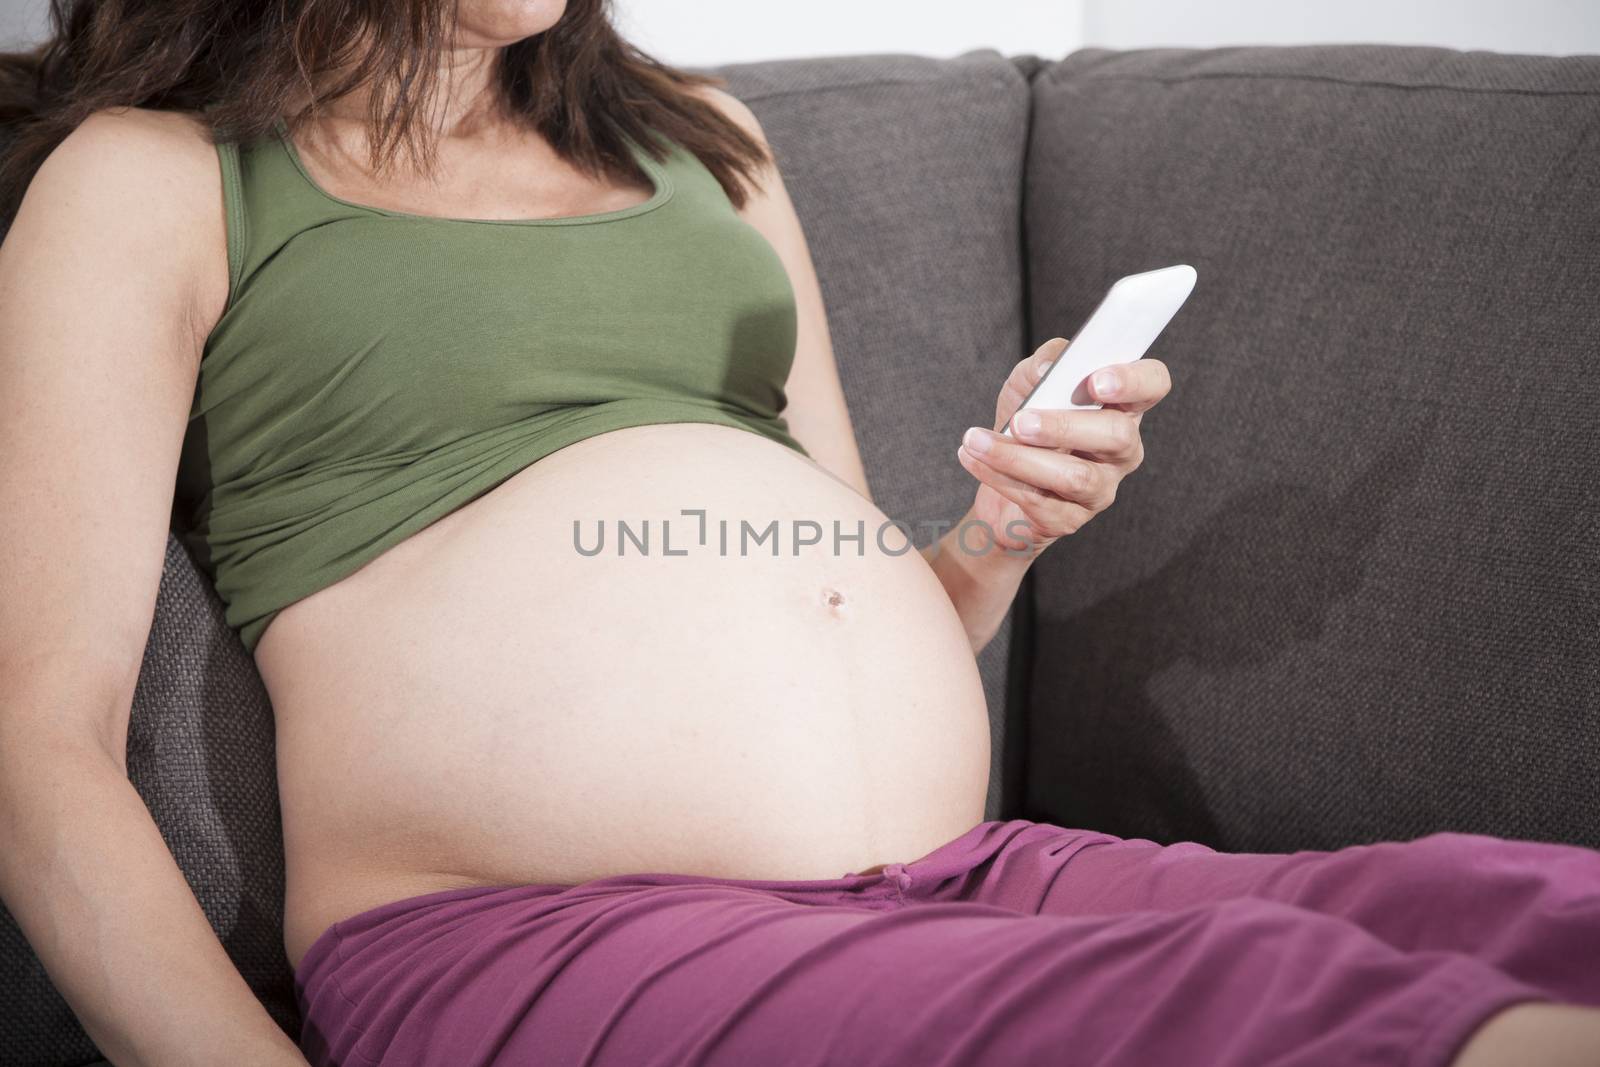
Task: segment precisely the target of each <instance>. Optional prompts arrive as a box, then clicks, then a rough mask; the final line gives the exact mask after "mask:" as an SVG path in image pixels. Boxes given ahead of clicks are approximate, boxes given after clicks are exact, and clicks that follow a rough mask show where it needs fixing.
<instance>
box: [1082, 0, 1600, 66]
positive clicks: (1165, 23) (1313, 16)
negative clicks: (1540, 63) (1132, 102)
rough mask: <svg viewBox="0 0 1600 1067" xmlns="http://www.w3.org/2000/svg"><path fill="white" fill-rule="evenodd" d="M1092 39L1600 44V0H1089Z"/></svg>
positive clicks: (1513, 46) (1529, 48)
mask: <svg viewBox="0 0 1600 1067" xmlns="http://www.w3.org/2000/svg"><path fill="white" fill-rule="evenodd" d="M1081 7H1082V24H1081V25H1082V40H1083V41H1084V43H1085V44H1093V45H1103V46H1105V47H1107V48H1151V47H1159V46H1162V45H1184V46H1197V47H1211V46H1215V45H1231V44H1316V43H1363V42H1365V43H1381V44H1431V45H1443V46H1445V47H1447V48H1483V49H1488V50H1490V51H1494V52H1536V53H1548V54H1554V55H1567V54H1571V53H1574V52H1589V53H1600V0H1319V2H1316V3H1305V2H1299V0H1295V2H1288V0H1220V2H1211V3H1205V2H1200V0H1081Z"/></svg>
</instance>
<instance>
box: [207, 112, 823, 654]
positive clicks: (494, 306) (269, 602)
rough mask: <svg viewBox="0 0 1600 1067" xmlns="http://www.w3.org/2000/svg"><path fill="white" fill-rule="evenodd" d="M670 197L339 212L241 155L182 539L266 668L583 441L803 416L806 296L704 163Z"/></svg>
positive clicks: (774, 433)
mask: <svg viewBox="0 0 1600 1067" xmlns="http://www.w3.org/2000/svg"><path fill="white" fill-rule="evenodd" d="M661 144H662V147H663V148H664V149H665V158H664V159H663V160H661V161H657V160H655V159H653V158H651V156H650V155H649V154H648V152H647V151H645V149H644V148H643V147H641V146H639V145H636V144H635V145H631V150H632V151H633V153H634V155H635V158H637V159H638V160H639V163H640V164H641V166H642V167H643V168H644V170H645V171H646V172H647V173H648V174H649V175H650V178H651V180H652V182H653V184H654V186H655V192H654V195H653V196H651V197H650V198H649V199H648V200H647V201H645V202H643V203H640V204H637V205H635V206H632V207H628V208H624V209H622V210H619V211H611V212H606V213H603V214H596V215H583V216H574V217H563V218H550V219H527V220H478V219H450V218H438V217H432V216H418V215H409V214H405V213H403V212H398V211H387V210H381V209H378V208H373V207H366V206H362V205H359V204H352V203H349V202H346V201H343V200H340V199H338V198H336V197H334V196H331V195H330V194H328V193H327V192H325V191H323V190H322V189H320V188H319V187H318V186H317V185H316V183H315V182H313V181H312V180H311V178H310V176H309V175H308V174H307V173H306V171H305V169H304V167H303V166H302V165H301V162H300V160H299V158H298V157H297V156H296V154H295V151H294V148H293V145H292V143H291V142H290V141H289V140H288V139H287V137H285V136H284V135H283V132H282V127H281V124H280V127H279V133H278V135H277V136H271V137H267V138H264V139H262V140H260V141H258V142H255V143H252V144H248V145H228V144H225V145H220V146H219V147H218V152H219V154H220V156H221V162H222V180H223V191H224V202H225V207H226V216H227V233H228V274H229V278H228V284H229V291H228V302H227V306H226V309H225V311H224V312H223V314H222V317H221V318H220V320H219V321H218V322H217V324H216V327H215V328H214V329H213V330H212V331H211V335H210V337H209V338H208V339H207V341H206V345H205V349H204V354H203V357H202V360H201V363H200V372H199V379H198V382H197V383H196V390H195V397H194V404H193V407H192V408H191V409H190V412H189V424H188V429H187V432H186V435H185V438H184V442H183V452H182V456H181V459H180V464H179V469H178V486H177V510H176V512H175V517H176V520H177V526H178V528H179V531H180V534H181V536H182V538H183V540H184V542H185V544H186V545H187V546H188V548H189V549H190V551H191V552H192V553H193V555H194V557H195V559H196V562H197V563H198V564H199V565H200V567H201V568H202V569H203V570H204V571H205V572H206V573H207V575H208V576H209V577H210V578H211V579H212V581H213V582H214V583H215V585H216V588H217V592H218V594H219V595H220V596H221V598H222V600H223V603H224V604H225V606H226V614H227V621H228V623H229V624H230V625H231V626H233V627H234V628H235V629H236V630H238V632H239V635H240V637H241V639H242V640H243V641H244V644H245V647H246V648H247V649H249V650H251V651H252V652H253V651H254V650H255V646H256V643H257V642H258V641H259V640H260V638H261V634H262V632H263V631H264V630H265V629H266V628H267V625H268V624H269V623H270V622H271V621H272V619H273V617H274V616H275V615H276V614H277V612H278V611H279V610H280V609H282V608H284V607H286V606H287V605H289V604H291V603H293V602H294V601H296V600H299V599H301V598H302V597H306V596H309V595H310V594H312V593H314V592H316V591H317V590H319V589H322V588H324V587H326V586H329V585H331V584H333V583H334V582H337V581H339V580H340V579H341V578H344V577H346V576H347V575H349V574H351V573H353V572H354V571H356V570H357V569H358V568H360V567H361V566H362V565H363V564H365V563H367V562H368V561H369V560H371V559H373V558H374V557H376V556H378V555H379V554H381V553H382V552H384V551H385V550H387V549H389V548H391V547H393V546H394V545H396V544H398V543H400V542H401V541H403V540H405V539H406V538H407V537H409V536H411V535H412V534H414V533H416V532H417V531H418V530H421V529H422V528H423V527H425V526H427V525H429V524H430V523H432V522H435V521H436V520H438V519H440V518H442V517H444V516H445V515H448V514H449V513H450V512H452V511H454V510H455V509H456V508H459V507H461V506H462V505H463V504H466V503H468V502H469V501H471V500H473V499H474V498H476V497H478V496H480V495H482V494H483V493H486V492H488V491H489V490H490V489H492V488H494V487H495V486H496V485H498V484H499V483H501V482H502V481H504V480H505V479H507V478H509V477H511V476H512V475H513V474H515V473H516V472H517V471H519V470H521V469H523V468H524V467H526V466H528V465H529V464H531V463H533V462H535V461H537V460H539V459H540V458H542V457H544V456H547V455H549V454H550V453H552V452H554V451H556V450H557V449H559V448H563V447H565V446H567V445H570V444H573V443H574V442H577V441H581V440H584V439H585V438H588V437H594V436H595V435H597V434H603V433H606V432H608V431H611V430H618V429H622V428H624V427H630V426H642V425H648V424H654V423H672V422H700V423H714V424H719V425H724V426H731V427H735V428H739V429H745V430H749V431H752V432H754V433H757V434H761V435H763V436H765V437H768V438H771V439H772V440H774V441H777V442H779V443H781V444H784V445H786V446H788V447H790V448H793V449H795V450H796V451H801V452H803V451H804V450H803V449H801V447H800V445H799V444H798V443H797V442H796V441H795V440H794V439H793V438H792V437H791V436H790V435H789V431H788V427H787V425H786V424H785V422H784V420H783V418H782V417H781V415H780V413H781V412H782V410H783V408H784V402H785V401H784V383H785V382H786V381H787V379H788V374H789V368H790V364H791V363H792V361H793V358H794V346H795V331H796V316H795V302H794V293H793V291H792V289H791V288H790V284H789V278H788V275H787V273H786V272H785V270H784V267H783V264H782V262H781V261H780V260H779V258H778V255H777V253H776V252H775V251H774V250H773V248H772V246H771V244H769V243H768V242H767V240H766V239H765V238H764V237H763V236H762V235H761V234H760V233H759V232H758V231H757V230H756V229H755V228H754V227H752V226H750V225H749V224H748V223H746V222H745V221H744V220H743V219H741V218H740V217H739V216H738V214H737V213H736V212H735V210H734V208H733V206H732V204H731V203H730V202H729V201H728V198H727V196H726V194H725V193H724V192H723V190H722V187H721V186H720V185H719V184H718V183H717V181H716V179H715V178H714V177H713V176H712V175H711V173H710V172H709V171H708V170H707V169H706V168H705V167H704V166H703V165H702V164H701V163H700V162H699V160H698V159H697V158H696V157H695V156H694V155H693V154H692V153H690V152H688V151H687V150H686V149H684V148H683V147H682V146H680V145H678V144H676V143H674V142H671V141H667V140H665V139H663V140H662V142H661Z"/></svg>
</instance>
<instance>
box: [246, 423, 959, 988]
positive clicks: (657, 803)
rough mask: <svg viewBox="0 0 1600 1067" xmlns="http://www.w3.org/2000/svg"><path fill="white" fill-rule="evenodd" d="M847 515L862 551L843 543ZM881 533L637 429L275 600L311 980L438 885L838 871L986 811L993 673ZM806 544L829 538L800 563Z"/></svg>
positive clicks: (721, 437) (726, 440)
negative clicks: (345, 941) (376, 915)
mask: <svg viewBox="0 0 1600 1067" xmlns="http://www.w3.org/2000/svg"><path fill="white" fill-rule="evenodd" d="M685 511H691V512H702V511H703V512H704V515H703V517H702V516H700V515H698V514H690V515H685V514H683V513H684V512H685ZM575 521H576V522H577V523H578V529H577V536H576V539H575V533H574V522H575ZM836 521H837V522H838V524H839V526H838V529H839V531H840V532H841V533H842V534H844V535H847V536H849V535H854V534H856V533H857V532H858V531H862V532H864V534H865V536H864V538H863V540H862V542H859V543H858V542H856V541H853V540H846V539H843V538H841V539H840V540H839V541H838V542H837V543H836V542H835V540H834V536H833V534H834V523H835V522H836ZM884 521H885V517H884V515H883V514H882V512H880V511H879V510H878V509H877V508H875V507H874V506H873V505H872V504H871V503H870V502H868V501H867V500H865V499H863V498H862V497H861V496H860V495H859V494H858V493H856V492H854V491H853V490H851V489H850V488H848V487H847V486H845V485H843V484H842V483H840V482H838V481H837V480H835V479H834V478H832V477H830V476H829V475H827V474H826V473H824V472H823V471H822V470H821V469H820V468H818V467H817V466H815V465H814V464H813V463H812V462H811V461H809V460H807V459H805V458H804V457H802V456H799V455H797V454H796V453H794V452H792V451H790V450H788V449H786V448H784V447H782V446H781V445H778V444H775V443H773V442H771V441H768V440H766V439H765V438H761V437H758V436H756V435H755V434H752V433H748V432H746V431H742V430H735V429H731V428H727V427H721V426H712V425H703V424H683V425H665V426H646V427H639V428H636V429H629V430H622V431H617V432H614V433H609V434H605V435H603V436H601V437H597V438H592V439H590V440H587V441H584V442H581V443H579V444H576V445H573V446H571V447H568V448H566V449H563V450H561V451H560V452H557V453H555V454H553V455H551V456H549V457H547V458H545V459H544V460H541V461H540V462H538V463H536V464H534V465H532V466H530V467H528V468H526V469H524V470H523V471H521V472H519V473H518V474H517V475H516V476H514V477H513V478H511V479H509V480H507V481H506V482H504V483H502V484H501V485H500V486H498V487H497V488H496V489H494V490H493V491H492V492H490V493H487V494H485V495H484V496H482V497H480V498H478V499H477V500H476V501H474V502H473V503H471V504H469V505H468V506H467V507H465V508H462V509H460V510H458V511H456V512H455V513H453V514H451V515H449V516H447V517H446V518H445V519H443V520H441V521H439V522H437V523H435V524H433V525H432V526H430V527H428V528H427V529H425V530H423V531H422V532H421V533H419V534H417V535H415V536H414V537H412V538H411V539H409V540H407V541H406V542H404V543H402V544H401V545H399V546H397V547H396V548H394V549H391V550H390V551H388V552H387V553H385V554H384V555H382V556H380V557H379V558H377V559H376V560H374V561H372V562H371V563H369V564H367V565H366V566H365V567H363V568H362V569H361V570H360V571H358V572H356V573H355V574H354V575H352V576H350V577H349V578H346V579H345V580H344V581H341V582H339V583H337V584H336V585H334V586H331V587H329V588H328V589H325V590H322V591H321V592H319V593H317V594H315V595H313V596H311V597H308V598H306V599H305V600H302V601H299V602H298V603H296V604H294V605H291V606H290V607H289V608H287V609H285V610H284V611H283V612H282V613H281V614H280V615H279V616H278V618H277V619H276V620H275V621H274V622H273V624H272V625H271V626H270V627H268V629H267V631H266V633H265V635H264V636H263V639H262V641H261V644H260V646H259V647H258V649H257V662H258V664H259V665H260V667H261V671H262V675H263V677H264V679H265V680H266V683H267V687H268V690H269V692H270V694H271V697H272V702H273V708H274V712H275V715H276V719H277V736H278V752H277V755H278V776H279V787H280V794H281V797H282V802H283V820H284V844H285V850H286V854H287V862H288V868H287V874H288V897H287V901H286V909H287V914H286V923H285V942H286V946H287V948H288V951H289V955H290V959H291V961H293V962H295V963H298V961H299V959H300V957H301V955H303V954H304V951H305V950H306V948H308V947H309V946H310V944H311V942H312V941H313V940H314V939H315V938H316V937H317V935H318V934H320V933H321V932H322V931H323V930H324V929H325V928H326V927H327V926H328V925H329V924H331V923H333V922H335V921H337V920H339V919H342V918H345V917H347V916H349V915H352V914H355V913H357V912H359V911H362V910H365V909H367V908H370V907H376V906H377V905H379V904H382V903H386V902H388V901H391V900H397V899H401V898H403V897H407V896H413V895H417V894H420V893H425V892H431V891H434V890H439V889H446V888H454V887H458V886H469V885H504V884H513V883H527V882H537V883H553V884H575V883H577V882H581V881H584V880H587V879H590V878H597V877H603V876H605V875H610V874H622V873H632V872H647V871H648V872H675V873H690V874H704V875H711V876H720V877H730V878H784V879H790V878H836V877H838V876H840V875H843V874H845V873H847V872H852V871H860V870H864V869H866V868H868V867H872V866H875V865H878V864H881V863H887V862H894V861H905V860H911V859H914V858H916V857H917V856H920V855H922V854H924V853H926V852H928V851H930V850H932V849H933V848H934V847H936V846H937V845H939V844H941V843H943V842H944V841H946V840H948V839H950V838H952V837H954V836H956V835H957V834H959V833H961V832H962V831H964V830H966V829H968V828H970V827H971V826H973V825H974V824H975V823H977V822H978V821H980V820H981V819H982V817H983V800H984V793H985V785H986V782H987V778H988V772H989V733H988V721H987V718H986V716H985V712H984V699H983V690H982V687H981V684H980V682H979V678H978V673H977V668H976V665H975V663H974V660H973V656H972V653H971V650H970V648H969V646H968V643H967V639H966V637H965V634H964V632H963V630H962V627H961V625H960V622H959V620H958V619H957V617H956V615H955V612H954V610H953V609H952V607H951V605H950V602H949V600H948V598H947V596H946V595H945V593H944V591H943V589H942V588H941V587H940V585H939V583H938V580H937V579H936V578H935V577H934V576H933V573H932V571H931V570H930V569H929V568H928V566H927V564H926V563H925V562H924V561H923V559H922V558H921V557H920V556H919V555H918V554H917V553H916V552H915V550H911V551H904V552H901V554H898V555H897V554H893V553H895V552H899V551H900V550H902V549H904V548H905V547H906V542H905V539H904V538H903V536H901V535H900V534H898V533H896V532H894V531H892V530H891V531H890V532H889V533H888V535H886V536H885V537H884V538H883V540H882V542H881V544H880V541H879V537H878V533H879V529H880V527H881V526H882V524H883V523H884ZM724 523H725V524H726V525H724ZM774 523H776V527H774V526H773V524H774ZM810 523H815V524H817V525H818V526H819V527H820V528H821V530H822V534H823V536H822V541H821V543H820V544H817V545H814V546H801V547H800V548H799V549H798V553H797V551H796V541H797V540H800V541H803V540H807V539H809V538H810V537H812V536H814V535H815V533H816V530H815V529H814V528H812V527H811V526H810V525H809V524H810ZM624 525H625V526H626V527H627V533H624V531H623V529H622V527H623V526H624ZM747 527H748V529H747ZM646 529H648V541H645V540H644V534H645V531H646ZM724 530H726V535H725V536H726V542H725V543H724ZM762 534H766V535H767V536H766V537H765V538H764V539H762V540H757V537H758V535H762ZM630 535H631V536H630ZM602 536H603V537H604V542H603V546H604V547H603V548H602V549H601V550H600V551H598V552H595V551H594V549H595V548H596V546H597V544H598V543H599V538H601V537H602ZM702 537H703V539H704V540H703V543H702ZM774 539H776V544H777V548H778V554H777V555H776V556H775V555H774V554H773V545H774ZM885 547H887V548H888V549H889V550H890V551H885V550H884V548H885Z"/></svg>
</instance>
